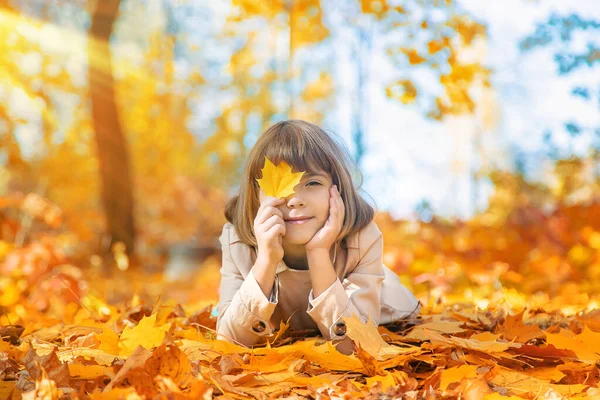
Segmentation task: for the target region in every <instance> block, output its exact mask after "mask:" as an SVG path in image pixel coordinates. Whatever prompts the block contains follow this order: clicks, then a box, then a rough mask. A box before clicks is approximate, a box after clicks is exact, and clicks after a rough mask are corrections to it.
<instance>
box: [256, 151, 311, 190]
mask: <svg viewBox="0 0 600 400" xmlns="http://www.w3.org/2000/svg"><path fill="white" fill-rule="evenodd" d="M261 172H262V178H261V179H257V181H258V184H259V185H260V187H261V188H262V190H263V191H264V192H265V194H266V195H267V196H272V197H277V198H281V197H287V196H289V195H290V194H292V193H294V187H295V186H296V185H297V184H298V183H300V179H302V175H303V174H304V171H302V172H292V167H290V165H289V164H288V163H286V162H285V161H282V162H281V163H279V164H278V165H277V166H276V165H275V164H273V163H272V162H271V160H269V159H268V158H267V157H265V166H264V167H263V168H262V169H261Z"/></svg>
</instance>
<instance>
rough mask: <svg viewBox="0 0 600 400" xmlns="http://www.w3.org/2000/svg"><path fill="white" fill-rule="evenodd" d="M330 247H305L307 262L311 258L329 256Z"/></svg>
mask: <svg viewBox="0 0 600 400" xmlns="http://www.w3.org/2000/svg"><path fill="white" fill-rule="evenodd" d="M329 253H330V248H325V247H316V248H314V249H306V258H308V260H309V262H310V260H311V259H318V258H329Z"/></svg>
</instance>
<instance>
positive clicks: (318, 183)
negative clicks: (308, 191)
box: [307, 181, 321, 185]
mask: <svg viewBox="0 0 600 400" xmlns="http://www.w3.org/2000/svg"><path fill="white" fill-rule="evenodd" d="M311 183H316V184H317V185H320V184H321V182H317V181H312V182H308V183H307V185H310V184H311Z"/></svg>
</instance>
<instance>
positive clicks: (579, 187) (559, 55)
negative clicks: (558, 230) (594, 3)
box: [519, 13, 600, 204]
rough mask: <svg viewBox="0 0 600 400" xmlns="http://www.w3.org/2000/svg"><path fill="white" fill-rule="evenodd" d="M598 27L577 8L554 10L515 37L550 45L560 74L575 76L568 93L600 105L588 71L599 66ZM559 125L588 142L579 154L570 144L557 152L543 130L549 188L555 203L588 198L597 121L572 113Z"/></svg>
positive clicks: (598, 141)
mask: <svg viewBox="0 0 600 400" xmlns="http://www.w3.org/2000/svg"><path fill="white" fill-rule="evenodd" d="M599 33H600V21H597V20H594V19H592V18H585V17H582V16H580V15H577V14H570V15H561V14H557V13H553V14H551V15H550V17H549V18H548V20H547V21H545V22H541V23H538V24H537V25H536V28H535V31H534V32H533V33H532V34H530V35H528V36H526V37H524V38H523V39H522V40H521V41H520V43H519V48H520V49H521V51H523V52H532V51H535V50H536V49H541V48H545V47H550V48H551V49H552V52H553V59H554V62H555V63H556V66H557V70H558V74H559V76H571V77H579V81H580V82H581V83H579V84H577V85H575V87H573V89H572V91H571V94H572V95H573V96H576V97H577V98H579V99H581V100H583V101H584V102H586V103H587V104H588V105H590V106H591V107H592V108H597V109H598V110H600V78H598V76H599V75H598V73H595V74H594V73H590V72H592V71H593V70H598V69H599V67H600V39H599V35H598V34H599ZM579 43H585V46H583V47H582V46H580V44H579ZM588 120H589V119H588ZM564 129H565V131H566V133H567V134H568V136H569V137H570V138H571V139H572V140H574V139H576V138H581V137H583V136H584V135H587V137H588V138H589V139H590V140H589V143H591V146H590V147H589V149H588V151H587V153H586V154H584V155H582V156H576V155H575V154H573V151H572V149H571V148H570V147H569V149H568V150H567V151H562V152H561V151H560V149H559V148H557V146H555V145H554V144H553V138H552V136H553V132H552V131H550V130H547V131H546V132H545V133H544V145H545V148H546V151H547V157H549V158H550V159H551V160H552V162H553V163H554V165H553V168H552V169H553V172H552V176H551V179H550V187H551V189H552V193H553V195H554V196H555V198H556V200H557V202H558V203H559V204H565V203H566V204H573V203H577V202H581V201H587V200H592V199H594V198H595V193H598V190H599V188H600V124H598V125H596V126H594V125H590V123H589V122H588V123H587V124H586V123H584V122H581V121H578V120H576V119H575V117H573V118H571V119H570V120H568V121H565V123H564Z"/></svg>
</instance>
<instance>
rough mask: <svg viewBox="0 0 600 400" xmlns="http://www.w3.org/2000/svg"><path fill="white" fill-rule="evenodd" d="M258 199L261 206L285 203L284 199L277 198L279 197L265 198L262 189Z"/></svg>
mask: <svg viewBox="0 0 600 400" xmlns="http://www.w3.org/2000/svg"><path fill="white" fill-rule="evenodd" d="M260 193H261V194H260V197H259V201H260V204H261V206H262V205H263V204H264V205H274V204H280V203H283V202H284V201H285V199H282V198H279V197H274V196H267V194H266V193H265V192H264V191H263V190H262V188H261V189H260Z"/></svg>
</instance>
